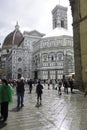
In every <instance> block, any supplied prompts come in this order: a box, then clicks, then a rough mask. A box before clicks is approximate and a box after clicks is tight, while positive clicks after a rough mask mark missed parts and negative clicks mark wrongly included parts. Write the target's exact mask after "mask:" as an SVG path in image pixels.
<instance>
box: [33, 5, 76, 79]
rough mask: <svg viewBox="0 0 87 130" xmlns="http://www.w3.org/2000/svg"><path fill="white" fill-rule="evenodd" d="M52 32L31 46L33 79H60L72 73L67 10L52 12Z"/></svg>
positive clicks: (70, 38)
mask: <svg viewBox="0 0 87 130" xmlns="http://www.w3.org/2000/svg"><path fill="white" fill-rule="evenodd" d="M52 15H53V30H52V31H51V32H49V34H47V35H45V36H44V37H42V39H41V40H39V41H38V42H36V43H34V44H33V61H32V62H33V63H32V66H33V69H32V71H33V77H34V78H39V79H62V78H63V75H69V74H70V73H74V51H73V35H72V32H69V30H68V28H67V27H68V25H67V8H66V7H63V6H60V5H57V6H56V7H55V8H54V9H53V10H52Z"/></svg>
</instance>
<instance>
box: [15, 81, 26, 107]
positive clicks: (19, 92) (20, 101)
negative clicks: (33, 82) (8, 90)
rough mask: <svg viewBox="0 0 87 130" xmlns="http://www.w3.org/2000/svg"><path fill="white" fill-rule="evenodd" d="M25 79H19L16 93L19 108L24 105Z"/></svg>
mask: <svg viewBox="0 0 87 130" xmlns="http://www.w3.org/2000/svg"><path fill="white" fill-rule="evenodd" d="M24 92H25V88H24V81H23V79H18V81H17V87H16V93H17V108H20V107H21V108H22V107H23V106H24Z"/></svg>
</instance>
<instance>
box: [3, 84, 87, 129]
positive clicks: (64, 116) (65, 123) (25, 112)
mask: <svg viewBox="0 0 87 130" xmlns="http://www.w3.org/2000/svg"><path fill="white" fill-rule="evenodd" d="M74 92H75V93H74V94H71V93H70V92H69V94H65V93H64V92H63V90H62V95H61V96H60V95H58V91H57V90H53V89H50V90H48V89H47V86H45V87H44V90H43V95H42V106H39V107H36V101H37V97H36V93H35V88H33V91H32V94H28V86H26V91H25V99H24V107H23V108H21V109H19V110H18V109H17V108H16V94H15V95H14V103H13V104H12V105H10V107H9V117H8V120H7V125H5V126H4V127H3V128H2V129H3V130H87V97H86V98H84V95H83V93H82V92H79V91H78V90H75V91H74Z"/></svg>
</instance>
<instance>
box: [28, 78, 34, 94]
mask: <svg viewBox="0 0 87 130" xmlns="http://www.w3.org/2000/svg"><path fill="white" fill-rule="evenodd" d="M32 84H33V82H32V79H30V80H28V85H29V93H30V94H31V92H32Z"/></svg>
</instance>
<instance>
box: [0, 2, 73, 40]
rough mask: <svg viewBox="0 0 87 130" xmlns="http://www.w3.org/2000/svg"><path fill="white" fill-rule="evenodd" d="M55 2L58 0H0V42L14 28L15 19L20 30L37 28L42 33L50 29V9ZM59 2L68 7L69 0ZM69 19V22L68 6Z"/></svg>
mask: <svg viewBox="0 0 87 130" xmlns="http://www.w3.org/2000/svg"><path fill="white" fill-rule="evenodd" d="M65 1H66V2H65ZM57 4H59V2H58V0H1V4H0V42H3V40H4V38H5V37H6V35H7V34H8V33H10V32H12V31H13V30H14V26H15V24H16V21H18V22H19V25H20V30H22V31H26V30H28V31H30V30H33V29H37V30H38V31H40V32H42V33H47V32H49V30H51V29H52V15H51V11H52V9H53V8H54V7H55V6H56V5H57ZM60 4H62V5H64V6H68V7H69V0H61V3H60ZM69 21H70V22H69V23H70V24H71V22H72V19H71V16H70V7H69ZM24 29H26V30H24Z"/></svg>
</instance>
